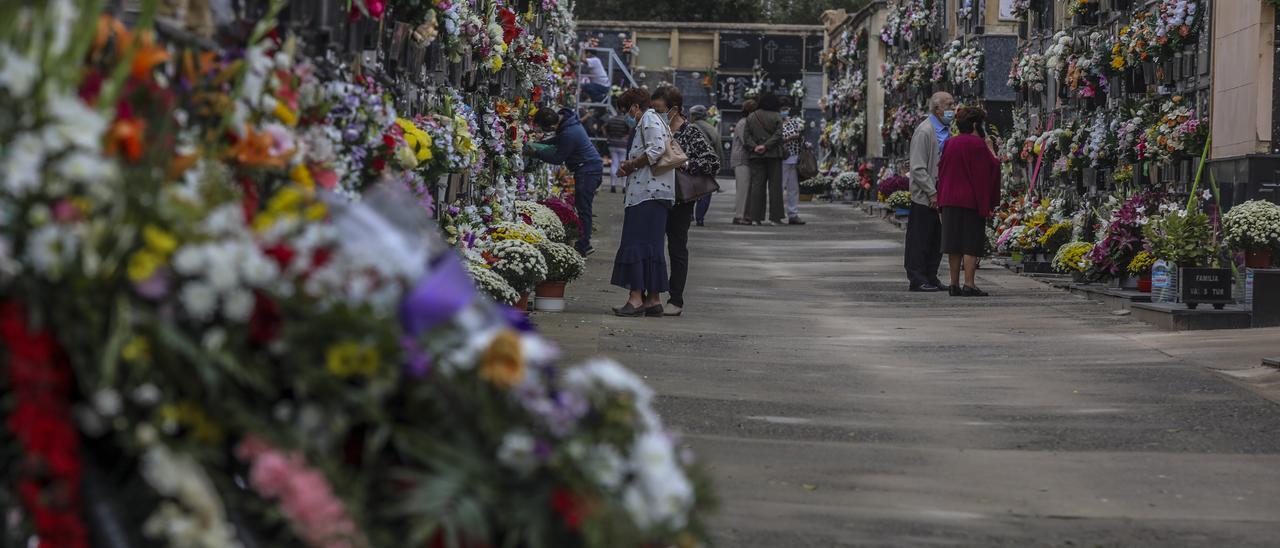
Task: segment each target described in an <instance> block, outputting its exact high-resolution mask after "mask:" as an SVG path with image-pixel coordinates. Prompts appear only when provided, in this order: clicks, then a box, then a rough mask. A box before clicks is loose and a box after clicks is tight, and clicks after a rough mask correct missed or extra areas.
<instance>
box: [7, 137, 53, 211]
mask: <svg viewBox="0 0 1280 548" xmlns="http://www.w3.org/2000/svg"><path fill="white" fill-rule="evenodd" d="M7 152H8V154H6V155H5V158H4V167H3V170H4V190H6V191H8V192H9V193H10V194H14V195H17V196H21V195H23V194H26V193H27V192H29V191H31V190H32V189H34V188H36V187H37V186H39V185H40V170H41V168H42V167H43V166H44V159H45V155H46V152H45V145H44V141H43V140H41V139H40V137H39V136H37V135H34V134H31V133H23V134H20V135H18V137H17V138H15V139H14V140H13V143H12V144H11V145H10V146H9V147H8V151H7Z"/></svg>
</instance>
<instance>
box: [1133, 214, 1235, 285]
mask: <svg viewBox="0 0 1280 548" xmlns="http://www.w3.org/2000/svg"><path fill="white" fill-rule="evenodd" d="M1143 234H1144V235H1145V236H1146V238H1147V241H1148V242H1150V245H1151V254H1152V255H1155V256H1156V257H1159V258H1161V259H1164V260H1166V261H1170V262H1172V263H1174V264H1176V265H1178V288H1179V292H1180V293H1181V296H1182V302H1184V303H1186V305H1187V308H1195V307H1196V305H1199V304H1201V303H1204V304H1212V305H1213V306H1214V308H1222V307H1223V305H1226V304H1229V303H1231V302H1232V299H1231V285H1232V284H1231V282H1230V280H1231V269H1229V268H1227V269H1223V268H1217V267H1216V266H1215V265H1213V264H1212V263H1213V262H1214V242H1213V226H1212V225H1211V224H1210V223H1209V216H1208V215H1206V214H1205V213H1203V212H1202V211H1200V207H1199V203H1198V202H1197V201H1196V200H1194V199H1193V200H1192V201H1191V202H1190V203H1188V204H1187V207H1186V209H1182V208H1174V209H1173V210H1171V211H1168V212H1166V213H1164V214H1163V215H1156V216H1153V217H1151V220H1150V222H1149V223H1147V226H1145V227H1144V228H1143ZM1224 281H1225V284H1224V283H1223V282H1224Z"/></svg>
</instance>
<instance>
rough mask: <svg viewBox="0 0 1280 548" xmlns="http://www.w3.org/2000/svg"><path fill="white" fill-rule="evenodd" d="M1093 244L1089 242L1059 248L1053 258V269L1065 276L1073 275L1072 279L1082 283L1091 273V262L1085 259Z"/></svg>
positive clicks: (1074, 243)
mask: <svg viewBox="0 0 1280 548" xmlns="http://www.w3.org/2000/svg"><path fill="white" fill-rule="evenodd" d="M1092 249H1093V244H1091V243H1089V242H1071V243H1069V244H1064V245H1063V246H1062V247H1059V248H1058V253H1057V254H1055V255H1054V256H1053V269H1054V270H1056V271H1058V272H1061V273H1063V274H1071V279H1072V280H1073V281H1076V282H1082V281H1084V279H1085V274H1086V273H1087V272H1088V271H1089V266H1090V265H1089V261H1088V259H1086V258H1085V256H1087V255H1088V254H1089V251H1091V250H1092Z"/></svg>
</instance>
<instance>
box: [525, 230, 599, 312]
mask: <svg viewBox="0 0 1280 548" xmlns="http://www.w3.org/2000/svg"><path fill="white" fill-rule="evenodd" d="M538 251H540V252H542V258H543V259H545V260H546V262H547V279H546V280H544V281H543V282H542V283H540V284H538V286H537V287H536V288H534V295H535V296H536V297H537V298H536V299H534V301H533V307H534V309H535V310H541V311H545V312H560V311H563V310H564V288H565V284H567V283H569V282H571V281H573V280H576V279H578V278H579V277H581V276H582V273H583V271H585V270H586V268H587V259H586V258H584V257H583V256H582V255H581V254H579V253H578V252H577V250H575V249H573V247H572V246H569V245H567V244H562V243H560V242H546V243H543V244H542V245H539V246H538Z"/></svg>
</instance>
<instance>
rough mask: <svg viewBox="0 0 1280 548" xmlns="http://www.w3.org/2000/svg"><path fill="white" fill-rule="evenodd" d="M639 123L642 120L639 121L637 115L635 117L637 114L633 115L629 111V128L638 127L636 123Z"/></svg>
mask: <svg viewBox="0 0 1280 548" xmlns="http://www.w3.org/2000/svg"><path fill="white" fill-rule="evenodd" d="M639 123H640V122H637V121H636V117H635V116H632V115H631V114H629V113H628V114H627V128H629V129H635V128H636V125H637V124H639Z"/></svg>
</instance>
